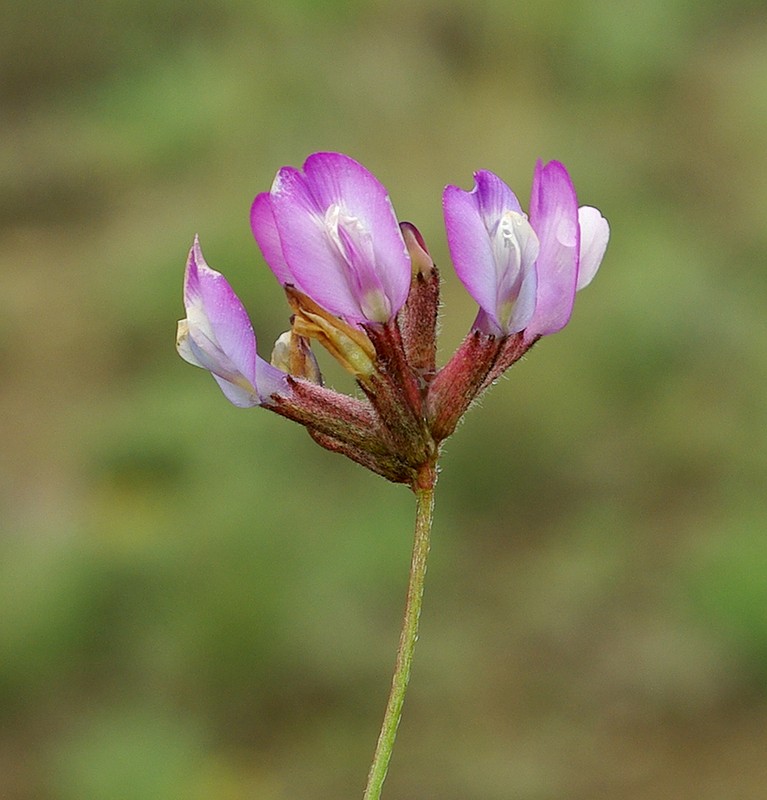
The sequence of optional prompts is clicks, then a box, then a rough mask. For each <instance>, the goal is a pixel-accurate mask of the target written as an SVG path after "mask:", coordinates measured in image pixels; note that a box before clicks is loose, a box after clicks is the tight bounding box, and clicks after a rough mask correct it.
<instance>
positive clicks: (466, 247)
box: [442, 171, 538, 334]
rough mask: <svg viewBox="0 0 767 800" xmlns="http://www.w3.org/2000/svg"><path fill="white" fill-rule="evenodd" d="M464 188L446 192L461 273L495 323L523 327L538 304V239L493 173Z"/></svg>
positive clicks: (453, 255) (452, 252) (450, 188)
mask: <svg viewBox="0 0 767 800" xmlns="http://www.w3.org/2000/svg"><path fill="white" fill-rule="evenodd" d="M474 177H475V181H476V183H475V186H474V189H473V190H472V191H471V192H465V191H463V190H462V189H459V188H458V187H457V186H448V187H446V188H445V192H444V194H443V199H442V204H443V208H444V213H445V225H446V228H447V238H448V246H449V248H450V255H451V258H452V260H453V264H454V265H455V270H456V272H457V273H458V277H459V278H460V279H461V282H462V283H463V285H464V286H465V287H466V289H467V291H468V292H469V294H470V295H471V296H472V297H473V298H474V299H475V300H476V301H477V303H478V304H479V306H480V308H481V309H482V310H483V311H484V312H485V314H486V316H487V318H489V320H490V321H491V322H492V325H490V326H488V325H487V323H486V321H484V318H481V319H482V320H483V324H484V325H485V327H488V328H491V327H493V326H494V327H495V328H496V329H498V330H501V331H502V332H503V333H504V334H509V333H516V332H517V331H520V330H522V329H523V328H524V327H525V326H526V325H527V323H528V321H529V320H530V317H531V316H532V314H533V311H534V309H535V291H536V275H535V258H536V255H537V253H538V241H537V238H536V236H535V233H534V232H533V230H532V229H531V228H530V225H529V224H528V222H527V220H526V218H525V217H524V214H523V212H522V209H521V207H520V205H519V201H518V200H517V198H516V196H515V195H514V193H513V192H512V191H511V189H509V187H508V186H507V185H506V184H505V183H504V182H503V181H502V180H501V179H500V178H499V177H498V176H496V175H494V174H493V173H492V172H487V171H481V172H477V173H475V175H474Z"/></svg>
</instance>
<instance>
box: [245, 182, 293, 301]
mask: <svg viewBox="0 0 767 800" xmlns="http://www.w3.org/2000/svg"><path fill="white" fill-rule="evenodd" d="M250 227H251V230H252V231H253V236H254V237H255V239H256V242H257V243H258V246H259V247H260V248H261V253H262V254H263V256H264V260H265V261H266V263H267V265H268V266H269V269H271V271H272V272H273V273H274V275H275V277H276V278H277V280H278V281H279V282H280V283H281V284H282V285H283V286H284V285H285V284H286V283H291V284H293V285H295V283H296V281H295V278H294V276H293V274H292V272H291V271H290V268H289V267H288V265H287V263H286V262H285V256H284V255H283V253H282V242H281V241H280V234H279V231H278V230H277V223H276V222H275V221H274V212H273V211H272V204H271V200H270V197H269V193H268V192H262V193H261V194H259V195H257V197H256V199H255V200H254V201H253V205H252V206H251V207H250ZM297 288H299V289H300V288H301V287H300V286H299V287H297Z"/></svg>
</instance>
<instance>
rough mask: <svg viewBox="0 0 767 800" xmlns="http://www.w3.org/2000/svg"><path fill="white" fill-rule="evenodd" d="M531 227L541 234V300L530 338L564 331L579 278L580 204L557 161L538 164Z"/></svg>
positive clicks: (532, 197)
mask: <svg viewBox="0 0 767 800" xmlns="http://www.w3.org/2000/svg"><path fill="white" fill-rule="evenodd" d="M530 224H531V225H532V226H533V229H534V230H535V232H536V233H537V234H538V239H539V241H540V246H541V247H540V252H539V254H538V261H537V271H538V298H537V303H536V308H535V314H534V315H533V319H532V320H531V321H530V323H529V325H528V326H527V338H534V337H535V336H543V335H546V334H549V333H555V332H556V331H558V330H561V329H562V328H563V327H564V326H565V325H566V324H567V321H568V320H569V319H570V315H571V314H572V309H573V301H574V299H575V285H576V281H577V277H578V246H579V229H578V201H577V199H576V196H575V189H574V188H573V184H572V181H571V180H570V176H569V175H568V174H567V170H566V169H565V167H564V166H563V165H562V164H560V163H559V162H558V161H550V162H549V163H548V164H546V166H543V164H542V162H540V161H539V162H538V164H537V165H536V168H535V174H534V176H533V189H532V193H531V197H530Z"/></svg>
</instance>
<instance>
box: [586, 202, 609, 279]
mask: <svg viewBox="0 0 767 800" xmlns="http://www.w3.org/2000/svg"><path fill="white" fill-rule="evenodd" d="M578 224H579V226H580V230H581V244H580V259H579V262H580V263H579V264H578V289H579V290H580V289H583V288H584V287H585V286H588V285H589V284H590V283H591V281H592V280H593V278H594V276H595V275H596V274H597V270H598V269H599V265H600V264H601V263H602V258H603V257H604V254H605V250H606V249H607V242H608V240H609V238H610V225H609V224H608V222H607V220H606V219H605V218H604V217H603V216H602V214H601V212H600V211H599V209H596V208H592V207H591V206H581V207H580V208H579V209H578Z"/></svg>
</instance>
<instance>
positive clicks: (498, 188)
mask: <svg viewBox="0 0 767 800" xmlns="http://www.w3.org/2000/svg"><path fill="white" fill-rule="evenodd" d="M474 181H475V189H474V191H476V193H477V203H478V204H479V209H480V213H481V214H482V216H483V217H484V218H485V219H498V218H499V217H501V216H502V215H503V214H505V213H506V212H507V211H516V212H517V214H523V213H524V212H523V211H522V206H520V204H519V200H517V196H516V195H515V194H514V192H512V191H511V189H510V188H509V187H508V186H507V185H506V183H505V182H504V181H502V180H501V179H500V178H499V177H498V176H497V175H496V174H495V173H494V172H490V170H486V169H481V170H479V171H477V172H475V173H474Z"/></svg>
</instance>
